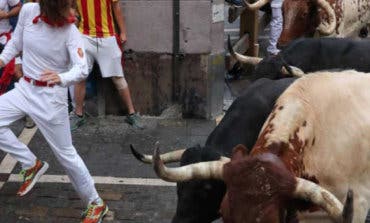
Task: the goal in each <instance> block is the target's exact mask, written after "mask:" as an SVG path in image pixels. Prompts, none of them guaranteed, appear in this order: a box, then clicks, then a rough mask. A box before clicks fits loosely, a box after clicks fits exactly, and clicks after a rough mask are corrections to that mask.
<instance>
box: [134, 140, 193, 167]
mask: <svg viewBox="0 0 370 223" xmlns="http://www.w3.org/2000/svg"><path fill="white" fill-rule="evenodd" d="M130 149H131V153H132V155H134V156H135V158H136V159H137V160H139V161H141V162H143V163H153V157H152V155H146V154H142V153H140V152H138V151H137V150H136V149H135V148H134V146H133V145H132V144H130ZM185 150H186V149H178V150H175V151H172V152H168V153H164V154H162V155H161V159H162V160H163V162H164V163H173V162H179V161H180V159H181V156H182V154H183V153H184V152H185Z"/></svg>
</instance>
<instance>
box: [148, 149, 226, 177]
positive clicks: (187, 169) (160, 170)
mask: <svg viewBox="0 0 370 223" xmlns="http://www.w3.org/2000/svg"><path fill="white" fill-rule="evenodd" d="M153 157H154V170H155V172H156V173H157V176H158V177H159V178H161V179H162V180H165V181H170V182H183V181H189V180H192V179H198V180H199V179H219V180H222V175H223V165H224V164H225V163H227V162H229V161H230V159H228V158H222V159H220V160H218V161H210V162H202V163H196V164H190V165H187V166H182V167H177V168H169V167H166V166H165V165H164V163H163V161H162V160H161V157H160V155H159V149H158V148H157V149H155V150H154V155H153Z"/></svg>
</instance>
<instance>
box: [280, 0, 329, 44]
mask: <svg viewBox="0 0 370 223" xmlns="http://www.w3.org/2000/svg"><path fill="white" fill-rule="evenodd" d="M320 8H321V9H323V10H324V12H325V14H326V15H327V18H328V19H327V20H328V21H323V20H322V19H320V15H319V9H320ZM282 10H283V17H284V18H283V30H282V32H281V35H280V38H279V41H278V45H279V46H284V45H286V44H287V43H289V42H290V41H292V40H293V39H297V38H299V37H304V36H306V37H312V36H313V35H314V33H315V31H316V30H318V31H319V32H320V34H321V35H330V34H332V33H333V32H334V30H335V27H336V16H335V12H334V9H333V8H332V6H330V4H329V3H328V2H327V1H326V0H285V1H284V3H283V9H282Z"/></svg>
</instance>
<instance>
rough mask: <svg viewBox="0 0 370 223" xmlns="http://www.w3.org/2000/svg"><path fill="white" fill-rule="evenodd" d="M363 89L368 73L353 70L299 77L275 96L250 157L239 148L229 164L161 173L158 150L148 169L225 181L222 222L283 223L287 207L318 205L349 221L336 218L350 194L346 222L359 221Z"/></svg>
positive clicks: (369, 148) (364, 168) (367, 145)
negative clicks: (350, 210) (350, 191)
mask: <svg viewBox="0 0 370 223" xmlns="http://www.w3.org/2000/svg"><path fill="white" fill-rule="evenodd" d="M369 86H370V75H369V74H365V73H360V72H356V71H343V72H330V73H329V72H318V73H314V74H312V75H308V76H305V77H302V78H300V79H298V80H297V81H296V82H294V83H293V84H292V85H291V86H290V87H289V88H288V89H287V90H286V91H285V92H284V93H283V94H282V96H280V97H279V99H278V100H277V102H276V105H275V107H274V109H273V111H272V113H271V114H270V116H269V118H268V119H267V121H266V122H265V124H264V127H263V128H262V131H261V132H260V135H259V137H258V140H257V141H256V144H255V145H254V147H253V149H252V151H251V153H250V154H249V155H248V154H247V153H246V152H245V151H246V150H244V149H243V148H242V147H240V146H238V147H237V148H236V149H234V153H233V156H232V159H231V161H230V160H226V159H221V160H219V161H213V162H203V163H198V164H193V165H188V166H182V167H180V168H167V167H165V166H164V164H163V163H162V162H161V160H160V158H159V155H158V152H157V153H155V170H156V172H157V174H158V175H159V176H160V177H161V178H162V179H165V180H169V181H187V180H190V179H207V178H208V179H210V178H214V179H222V180H224V181H225V183H226V186H227V195H226V196H225V197H224V201H223V204H222V205H221V213H222V215H223V218H224V222H226V223H252V222H259V223H271V222H272V223H277V222H283V221H282V219H283V218H284V215H285V210H287V209H289V208H291V207H292V206H293V207H295V208H298V209H299V210H307V209H311V210H312V208H317V207H320V208H322V209H323V210H325V211H326V212H327V213H328V214H329V215H330V216H331V217H332V218H333V219H334V220H336V222H351V220H348V218H347V217H345V218H344V217H343V215H342V213H343V210H345V208H343V205H342V202H344V201H345V199H346V193H347V191H348V189H349V188H352V189H353V193H354V195H353V196H354V198H353V210H354V213H353V222H355V223H362V222H365V219H366V214H367V211H368V209H369V207H370V189H369V188H370V162H369V161H368V160H369V159H370V87H369ZM303 201H306V202H307V201H308V202H307V203H306V204H304V203H302V202H303ZM344 213H347V212H344ZM345 216H347V215H345Z"/></svg>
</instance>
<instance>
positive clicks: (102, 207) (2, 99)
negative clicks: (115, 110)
mask: <svg viewBox="0 0 370 223" xmlns="http://www.w3.org/2000/svg"><path fill="white" fill-rule="evenodd" d="M66 3H68V4H66ZM71 4H72V0H52V1H50V0H40V3H27V4H25V5H24V6H23V8H22V10H21V12H20V15H19V20H18V24H17V27H16V29H15V31H14V34H13V37H12V39H11V40H10V41H9V42H8V44H7V45H6V46H5V49H4V51H3V52H2V53H1V54H0V67H4V65H5V64H7V63H8V62H9V61H10V60H11V59H12V58H14V57H15V56H16V55H18V54H19V53H20V52H21V51H22V52H23V58H22V59H23V64H22V69H23V73H24V76H23V78H22V79H21V80H20V81H19V82H18V83H16V86H15V88H14V89H13V90H11V91H9V92H7V93H6V94H4V95H2V96H0V149H1V150H2V151H4V152H6V153H9V154H10V155H11V156H12V157H13V158H15V159H16V160H17V161H18V162H20V163H21V167H22V171H21V175H22V176H23V183H22V185H21V187H20V189H19V190H18V192H17V195H18V196H24V195H26V194H27V193H28V192H29V191H30V190H31V189H32V188H33V186H34V185H35V183H36V182H37V181H38V179H39V178H40V177H41V176H42V175H43V174H44V173H45V172H46V170H47V169H48V164H47V163H46V162H43V161H40V160H38V159H37V158H36V156H35V155H34V154H33V153H32V152H31V150H30V149H29V148H28V147H27V146H26V145H24V144H23V143H21V142H20V141H19V140H18V139H17V137H16V136H15V135H14V133H13V132H12V131H11V130H10V129H9V125H10V124H11V123H13V122H14V121H16V120H18V119H21V118H22V117H24V116H25V115H29V116H30V117H31V118H32V119H33V120H34V121H35V123H36V125H37V126H38V128H39V130H40V132H41V133H42V134H43V136H44V137H45V139H46V141H47V142H48V144H49V145H50V147H51V149H52V151H53V153H54V155H55V156H56V158H57V160H58V161H59V163H60V164H61V165H62V166H63V167H64V169H65V170H66V172H67V174H68V176H69V179H70V181H71V183H72V186H73V187H74V188H75V190H76V191H77V193H78V195H79V196H80V198H81V200H82V201H83V202H84V204H85V205H87V210H86V211H85V212H84V214H83V221H82V222H83V223H98V222H101V219H102V218H103V216H104V215H105V214H106V213H107V211H108V207H107V205H106V204H105V202H104V201H103V200H102V199H101V198H100V197H99V195H98V193H97V191H96V189H95V185H94V181H93V179H92V177H91V175H90V173H89V171H88V169H87V167H86V165H85V163H84V162H83V160H82V159H81V157H80V156H79V155H78V153H77V151H76V149H75V147H74V146H73V145H72V137H71V132H70V125H69V121H68V107H67V88H66V87H67V86H69V85H71V84H73V83H75V82H77V81H81V80H82V79H84V78H86V76H87V63H86V56H85V55H86V53H85V50H84V46H83V41H82V38H81V35H80V33H79V32H78V30H77V28H76V26H75V25H74V24H73V23H74V17H73V16H71V15H70V13H69V12H70V7H71ZM45 43H48V45H47V46H45ZM51 46H52V47H51Z"/></svg>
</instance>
